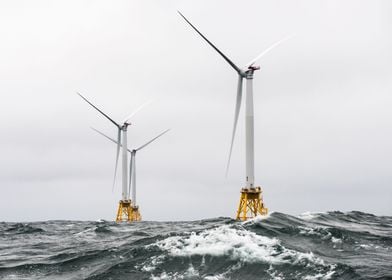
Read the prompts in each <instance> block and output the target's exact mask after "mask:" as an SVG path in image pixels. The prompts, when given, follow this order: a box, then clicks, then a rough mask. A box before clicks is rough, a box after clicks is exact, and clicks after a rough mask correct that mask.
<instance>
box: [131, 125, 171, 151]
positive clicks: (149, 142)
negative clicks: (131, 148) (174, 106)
mask: <svg viewBox="0 0 392 280" xmlns="http://www.w3.org/2000/svg"><path fill="white" fill-rule="evenodd" d="M169 130H170V129H166V130H165V131H164V132H162V133H161V134H159V135H158V136H156V137H154V138H152V139H151V140H150V141H148V142H147V143H146V144H144V145H142V146H140V147H139V148H137V149H136V151H140V150H141V149H143V148H144V147H146V146H147V145H149V144H151V142H153V141H155V140H156V139H158V138H159V137H161V136H162V135H163V134H165V133H166V132H168V131H169Z"/></svg>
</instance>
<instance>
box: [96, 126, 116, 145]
mask: <svg viewBox="0 0 392 280" xmlns="http://www.w3.org/2000/svg"><path fill="white" fill-rule="evenodd" d="M90 128H91V129H92V130H94V131H95V132H97V133H99V134H101V135H102V136H103V137H105V138H107V139H109V140H110V141H112V142H113V143H115V144H117V141H116V140H114V139H113V138H111V137H109V136H107V135H106V134H104V133H103V132H101V131H99V130H98V129H95V128H94V127H90Z"/></svg>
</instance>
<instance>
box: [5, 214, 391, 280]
mask: <svg viewBox="0 0 392 280" xmlns="http://www.w3.org/2000/svg"><path fill="white" fill-rule="evenodd" d="M0 279H7V280H12V279H61V280H69V279H91V280H93V279H94V280H98V279H105V280H106V279H153V280H154V279H208V280H218V279H241V280H245V279H279V280H280V279H306V280H308V279H366V280H367V279H392V217H388V216H376V215H373V214H368V213H362V212H357V211H353V212H345V213H343V212H339V211H332V212H326V213H304V214H302V215H299V216H293V215H288V214H284V213H279V212H273V213H271V214H269V215H268V216H266V217H256V218H255V219H252V220H249V221H246V222H240V221H236V220H233V219H231V218H225V217H220V218H214V219H206V220H199V221H184V222H153V221H142V222H136V223H131V224H117V223H115V222H112V221H104V220H100V221H44V222H29V223H10V222H2V223H0Z"/></svg>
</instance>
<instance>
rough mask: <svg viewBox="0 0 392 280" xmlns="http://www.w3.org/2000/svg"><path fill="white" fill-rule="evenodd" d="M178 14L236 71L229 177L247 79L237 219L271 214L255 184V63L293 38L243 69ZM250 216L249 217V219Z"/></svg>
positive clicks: (228, 163) (256, 67)
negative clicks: (242, 176) (242, 177)
mask: <svg viewBox="0 0 392 280" xmlns="http://www.w3.org/2000/svg"><path fill="white" fill-rule="evenodd" d="M178 13H179V14H180V15H181V17H183V19H184V20H185V21H186V22H187V23H188V24H189V25H190V26H191V27H192V28H193V29H194V30H195V31H196V32H197V33H198V34H199V35H200V36H201V37H202V38H203V39H204V40H205V41H206V42H207V43H208V44H209V45H210V46H211V47H212V48H213V49H214V50H215V51H217V52H218V53H219V54H220V55H221V56H222V57H223V59H224V60H225V61H226V62H227V63H228V64H229V65H230V66H231V67H232V68H233V69H234V70H235V71H236V72H237V74H238V86H237V100H236V106H235V112H234V125H233V132H232V136H231V144H230V151H229V158H228V162H227V167H226V174H227V172H228V168H229V165H230V159H231V153H232V149H233V143H234V137H235V132H236V128H237V122H238V115H239V112H240V107H241V100H242V82H243V79H244V78H245V79H246V101H245V143H246V144H245V170H246V176H245V178H246V179H245V186H246V187H245V188H243V189H242V190H241V199H240V203H239V206H238V210H237V219H241V220H246V219H248V218H251V217H254V216H256V215H258V214H261V215H264V214H267V213H268V209H267V208H264V204H263V201H262V198H261V188H260V187H256V188H255V185H254V181H255V176H254V113H253V107H254V106H253V74H254V71H256V70H259V69H260V67H259V66H256V65H255V63H256V62H257V61H258V60H259V59H261V58H262V57H263V56H264V55H265V54H267V53H268V52H269V51H271V50H272V49H273V48H274V47H276V46H278V45H279V44H280V43H282V42H283V41H286V40H287V39H289V38H290V37H292V36H290V37H287V38H284V39H282V40H280V41H278V42H276V43H274V44H273V45H271V46H270V47H269V48H267V49H266V50H264V51H263V52H262V53H260V54H259V55H258V56H257V57H256V58H255V59H253V60H251V61H250V62H249V63H248V64H246V66H245V67H243V68H240V67H238V66H237V65H236V64H234V63H233V62H232V61H231V60H230V59H229V58H228V57H227V56H226V55H224V54H223V53H222V52H221V51H220V50H219V49H218V48H217V47H216V46H215V45H214V44H213V43H211V41H209V40H208V39H207V38H206V37H205V36H204V35H203V34H202V33H201V32H200V31H199V30H198V29H197V28H196V27H195V26H194V25H193V24H192V23H191V22H190V21H189V20H188V19H187V18H186V17H185V16H184V15H183V14H182V13H181V12H179V11H178ZM249 214H250V216H248V215H249Z"/></svg>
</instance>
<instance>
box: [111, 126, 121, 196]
mask: <svg viewBox="0 0 392 280" xmlns="http://www.w3.org/2000/svg"><path fill="white" fill-rule="evenodd" d="M120 147H121V129H118V134H117V152H116V166H115V167H114V178H113V187H112V192H113V191H114V185H115V183H116V173H117V166H118V157H119V155H120Z"/></svg>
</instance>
